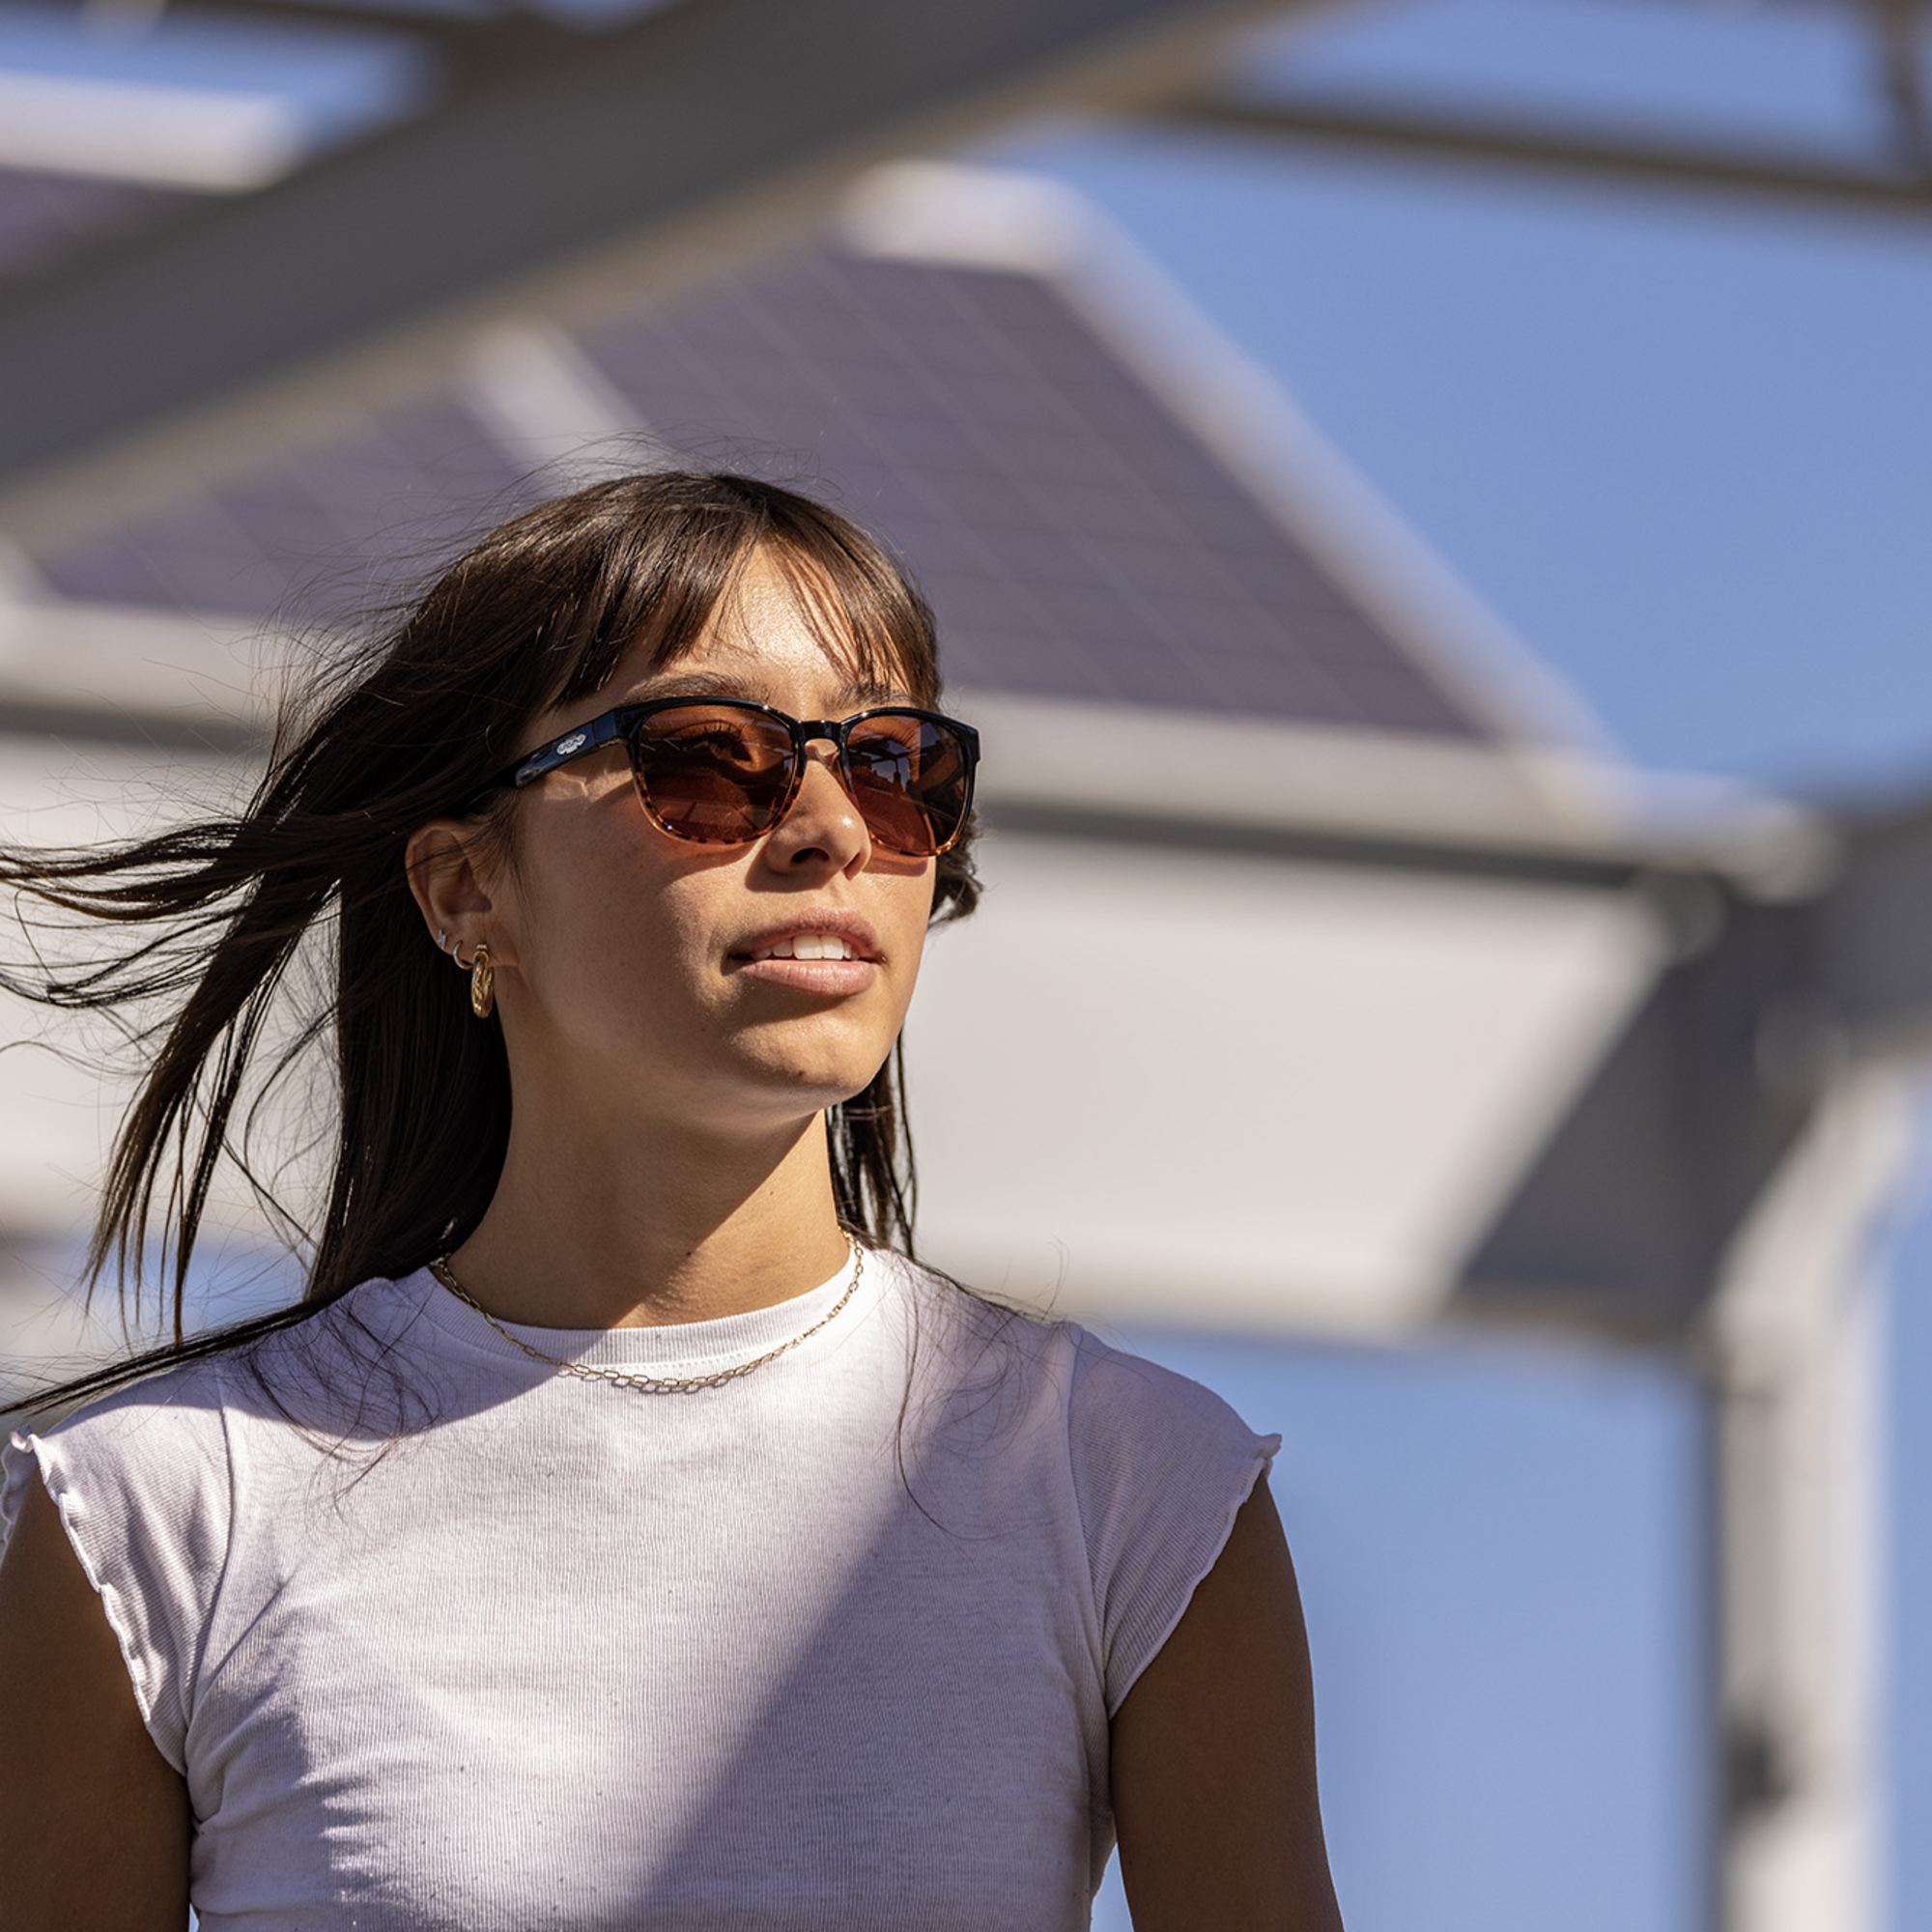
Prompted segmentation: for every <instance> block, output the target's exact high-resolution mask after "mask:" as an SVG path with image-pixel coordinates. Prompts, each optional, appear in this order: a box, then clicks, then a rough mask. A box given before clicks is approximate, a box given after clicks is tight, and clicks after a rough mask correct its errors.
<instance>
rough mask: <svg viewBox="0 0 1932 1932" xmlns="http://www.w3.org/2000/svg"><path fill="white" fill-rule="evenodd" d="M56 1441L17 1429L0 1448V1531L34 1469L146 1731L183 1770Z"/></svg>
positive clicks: (9, 1524)
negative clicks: (117, 1651) (159, 1720)
mask: <svg viewBox="0 0 1932 1932" xmlns="http://www.w3.org/2000/svg"><path fill="white" fill-rule="evenodd" d="M59 1446H60V1445H59V1444H58V1443H57V1442H52V1441H48V1440H47V1439H45V1438H44V1437H43V1436H39V1435H21V1434H19V1433H18V1432H15V1434H14V1435H13V1436H12V1437H11V1438H10V1439H9V1441H8V1443H7V1446H6V1449H5V1451H4V1452H0V1468H4V1478H0V1532H4V1534H5V1535H6V1536H11V1535H12V1534H13V1529H14V1523H15V1521H17V1520H18V1518H19V1514H20V1508H21V1505H22V1504H23V1503H24V1502H25V1500H26V1495H27V1486H28V1484H29V1483H31V1482H32V1481H33V1480H34V1478H35V1476H36V1474H38V1475H39V1477H40V1480H41V1481H42V1483H43V1484H44V1485H45V1488H46V1492H47V1494H48V1495H49V1496H50V1497H51V1498H52V1500H53V1504H54V1508H55V1509H56V1510H57V1511H58V1513H59V1515H60V1520H61V1527H62V1529H64V1530H65V1531H66V1532H67V1540H68V1543H69V1546H70V1547H71V1548H72V1550H73V1553H74V1556H75V1558H76V1560H77V1561H78V1562H79V1564H80V1569H81V1574H82V1575H83V1576H84V1577H86V1578H87V1581H88V1586H89V1588H91V1589H92V1590H93V1591H94V1593H95V1595H96V1596H97V1597H99V1599H100V1607H101V1610H102V1612H103V1613H104V1614H105V1616H106V1618H107V1627H108V1629H109V1630H111V1631H112V1632H113V1633H114V1641H115V1642H116V1643H117V1644H118V1645H119V1646H120V1648H121V1662H122V1663H123V1664H124V1665H125V1666H126V1668H127V1671H128V1683H129V1684H130V1685H131V1686H132V1687H133V1691H134V1702H135V1705H136V1707H137V1708H138V1709H139V1711H140V1713H141V1722H142V1723H143V1724H144V1725H146V1727H147V1730H148V1735H149V1736H150V1737H151V1738H153V1739H154V1741H155V1745H156V1748H157V1749H158V1750H159V1751H160V1753H161V1755H162V1756H163V1757H164V1758H166V1759H167V1761H168V1763H169V1764H170V1765H172V1766H173V1767H174V1769H175V1770H176V1771H178V1772H183V1773H185V1769H186V1767H185V1764H184V1763H183V1762H182V1758H181V1753H180V1751H179V1750H178V1749H175V1748H171V1747H170V1745H169V1743H168V1741H167V1740H166V1739H165V1738H164V1737H163V1736H162V1734H161V1731H160V1730H159V1729H158V1728H157V1727H156V1722H155V1696H154V1686H153V1683H152V1681H151V1679H150V1671H149V1661H148V1658H147V1655H146V1652H145V1650H144V1648H143V1646H142V1644H141V1643H140V1641H139V1639H138V1638H137V1636H136V1635H135V1632H134V1624H133V1619H132V1618H131V1617H130V1615H129V1614H128V1604H127V1601H126V1599H125V1598H124V1597H123V1596H122V1593H121V1592H120V1591H119V1590H118V1589H116V1588H115V1586H114V1584H113V1583H112V1582H110V1581H109V1580H108V1579H107V1577H105V1575H104V1574H103V1570H102V1566H101V1563H100V1561H99V1557H98V1554H97V1552H96V1551H95V1550H94V1548H92V1543H93V1540H94V1539H93V1538H92V1537H91V1536H90V1533H89V1513H88V1508H87V1502H86V1499H85V1498H84V1497H83V1496H81V1495H80V1494H79V1493H78V1492H76V1491H75V1489H74V1487H73V1485H72V1482H71V1478H70V1475H69V1472H68V1470H67V1469H66V1468H64V1467H63V1466H62V1463H61V1459H60V1456H59V1454H58V1450H59Z"/></svg>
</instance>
